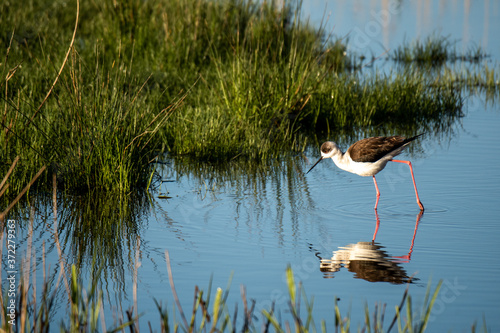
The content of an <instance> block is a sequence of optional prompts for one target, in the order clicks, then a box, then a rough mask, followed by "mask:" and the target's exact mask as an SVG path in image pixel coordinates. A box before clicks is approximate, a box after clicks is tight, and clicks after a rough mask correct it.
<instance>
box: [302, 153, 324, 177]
mask: <svg viewBox="0 0 500 333" xmlns="http://www.w3.org/2000/svg"><path fill="white" fill-rule="evenodd" d="M322 160H323V156H321V157H320V158H319V160H318V162H316V163H314V165H313V166H312V167H311V169H309V171H307V172H306V175H307V174H308V173H309V172H310V171H311V170H312V169H314V167H315V166H316V165H318V163H319V162H321V161H322Z"/></svg>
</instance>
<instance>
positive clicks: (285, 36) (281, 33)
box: [0, 0, 495, 194]
mask: <svg viewBox="0 0 500 333" xmlns="http://www.w3.org/2000/svg"><path fill="white" fill-rule="evenodd" d="M0 12H1V13H2V21H1V22H0V39H1V40H2V44H3V45H5V47H4V48H2V49H1V50H0V59H1V64H0V72H1V74H2V81H1V83H0V91H1V96H2V98H1V103H2V105H1V108H2V111H1V114H0V116H1V125H2V131H1V134H0V147H1V148H0V149H1V150H2V156H5V158H4V160H3V161H2V164H1V165H0V169H1V170H0V171H3V172H5V169H6V168H7V167H8V165H10V163H11V162H12V160H13V159H14V157H15V156H17V155H18V154H20V153H21V152H22V154H21V161H20V167H19V171H18V173H17V174H16V175H13V177H12V180H13V182H12V186H11V188H10V190H9V191H13V192H14V193H15V191H16V190H19V189H20V188H22V186H23V184H22V182H21V181H20V180H21V179H29V178H31V177H32V176H33V175H34V174H35V172H36V171H37V170H38V169H39V168H40V167H41V166H42V165H46V166H47V168H48V172H47V173H46V174H47V177H50V176H49V175H50V174H51V173H52V172H56V173H57V174H58V178H59V179H61V180H63V183H64V185H65V186H66V187H67V188H69V189H71V190H72V191H77V192H80V191H88V190H91V189H98V190H105V191H108V192H116V193H121V194H124V193H130V192H131V191H132V190H133V189H136V188H145V187H147V185H148V181H149V179H150V175H151V172H152V168H151V165H150V163H151V162H152V161H153V160H154V159H155V158H156V157H157V156H158V155H159V154H160V153H161V152H168V153H169V154H170V156H184V155H189V156H191V157H194V158H196V159H202V160H217V161H228V160H232V159H235V158H252V159H256V160H260V159H263V158H267V157H271V156H277V155H279V154H281V153H283V152H289V151H302V150H303V149H304V147H305V146H306V144H307V142H308V141H310V140H311V139H310V137H311V133H315V132H316V131H318V130H320V131H324V132H325V133H331V132H333V131H335V133H339V134H344V133H357V132H359V131H363V132H367V133H372V132H373V133H377V134H382V133H386V134H390V133H399V134H407V135H411V134H414V133H416V132H419V131H424V130H425V131H428V130H429V129H436V128H443V127H446V126H449V124H450V123H453V121H454V119H456V118H457V117H460V116H461V107H462V102H463V99H462V91H461V89H460V88H459V87H458V88H457V87H456V86H455V85H452V84H448V83H449V82H450V81H448V82H447V81H443V80H435V78H434V77H432V76H429V75H426V74H425V73H423V72H421V71H413V70H408V71H398V72H394V73H392V74H377V73H375V74H366V73H364V72H363V71H362V70H361V67H360V64H359V62H358V61H357V60H356V57H355V56H354V55H350V54H348V53H347V52H346V51H347V44H346V43H347V41H346V40H336V39H329V38H327V35H326V34H325V32H324V31H322V30H321V29H316V28H312V27H311V26H310V25H308V24H306V23H304V22H302V21H300V20H298V17H299V16H300V5H298V6H292V5H291V4H285V5H284V6H278V5H277V4H276V3H274V2H265V3H263V4H260V3H257V2H253V1H242V0H231V1H199V0H175V1H156V2H152V1H141V0H126V1H121V2H114V1H100V2H89V1H85V2H82V3H80V4H79V6H77V2H76V0H75V1H70V2H67V3H66V2H65V3H62V2H56V3H54V2H52V1H44V0H36V1H35V0H29V1H25V2H23V3H22V4H21V3H20V2H12V3H9V4H7V3H6V2H3V3H2V4H0ZM75 23H77V24H76V25H75ZM441 46H442V47H446V43H445V44H444V45H441ZM492 75H493V76H495V74H492ZM450 77H451V76H450ZM450 80H451V79H450ZM16 180H17V181H16ZM49 183H50V180H49V178H46V179H41V180H40V182H39V184H40V186H41V187H42V188H43V187H44V185H43V184H46V185H47V184H49Z"/></svg>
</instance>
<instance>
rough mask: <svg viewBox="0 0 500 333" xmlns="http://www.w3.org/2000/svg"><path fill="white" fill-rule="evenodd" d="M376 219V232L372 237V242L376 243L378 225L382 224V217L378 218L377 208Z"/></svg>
mask: <svg viewBox="0 0 500 333" xmlns="http://www.w3.org/2000/svg"><path fill="white" fill-rule="evenodd" d="M375 220H376V224H375V232H374V233H373V237H372V244H373V243H375V237H377V232H378V227H379V226H380V219H379V218H378V213H377V210H376V209H375Z"/></svg>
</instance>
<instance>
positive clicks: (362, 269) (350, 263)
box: [320, 211, 423, 284]
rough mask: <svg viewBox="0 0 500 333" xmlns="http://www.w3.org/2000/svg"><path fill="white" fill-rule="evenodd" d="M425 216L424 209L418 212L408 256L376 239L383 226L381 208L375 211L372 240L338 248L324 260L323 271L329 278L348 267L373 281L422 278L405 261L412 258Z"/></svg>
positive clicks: (406, 280)
mask: <svg viewBox="0 0 500 333" xmlns="http://www.w3.org/2000/svg"><path fill="white" fill-rule="evenodd" d="M422 215H423V212H422V211H421V212H420V213H419V214H418V215H417V220H416V222H415V230H414V232H413V237H412V239H411V244H410V248H409V250H408V254H407V255H403V256H391V255H389V254H388V253H387V252H386V251H385V250H384V248H385V247H384V246H382V245H381V244H380V243H376V242H375V238H376V236H377V232H378V228H379V226H380V218H379V216H378V213H377V211H375V217H376V226H375V232H374V234H373V239H372V241H371V242H358V243H356V244H348V245H346V246H341V247H340V248H339V249H338V250H337V251H333V255H332V258H331V259H323V258H322V259H321V263H320V271H321V272H323V274H324V277H325V278H333V277H334V274H335V273H336V272H339V271H340V269H341V268H342V267H345V268H347V270H348V271H349V272H353V273H354V277H355V278H357V279H364V280H366V281H369V282H389V283H393V284H403V283H411V282H413V281H415V280H418V279H416V278H414V277H412V276H408V274H407V273H406V271H405V270H404V268H403V267H402V266H401V264H402V263H407V262H409V261H410V260H411V254H412V252H413V245H414V243H415V236H416V234H417V229H418V224H419V223H420V219H421V218H422Z"/></svg>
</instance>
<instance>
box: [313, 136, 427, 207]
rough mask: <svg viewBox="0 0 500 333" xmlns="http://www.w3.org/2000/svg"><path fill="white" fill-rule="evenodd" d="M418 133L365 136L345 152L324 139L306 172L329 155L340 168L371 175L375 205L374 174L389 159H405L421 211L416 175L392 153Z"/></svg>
mask: <svg viewBox="0 0 500 333" xmlns="http://www.w3.org/2000/svg"><path fill="white" fill-rule="evenodd" d="M421 135H422V134H419V135H416V136H414V137H411V138H405V137H402V136H398V135H396V136H378V137H373V138H366V139H363V140H359V141H358V142H356V143H354V144H353V145H352V146H350V147H349V149H347V151H346V152H345V154H344V153H343V152H342V151H341V150H340V149H339V147H338V146H337V144H336V143H335V142H332V141H327V142H325V143H323V144H322V145H321V157H320V159H319V160H318V161H317V162H316V163H315V164H314V165H313V166H312V167H311V169H309V171H307V173H309V172H310V171H311V170H312V169H313V168H314V167H315V166H316V165H318V163H319V162H321V161H322V160H324V159H327V158H331V159H332V160H333V162H334V163H335V165H336V166H337V167H339V168H340V169H342V170H345V171H348V172H351V173H355V174H357V175H360V176H365V177H366V176H372V177H373V183H374V184H375V189H376V190H377V201H376V202H375V209H377V205H378V199H379V197H380V191H379V190H378V185H377V180H376V179H375V175H376V174H377V173H379V172H380V171H382V170H383V169H384V168H385V166H386V165H387V162H389V161H392V162H399V163H405V164H407V165H408V166H409V167H410V172H411V178H412V180H413V187H414V188H415V196H416V197H417V204H418V206H419V207H420V210H421V211H423V210H424V205H422V202H421V201H420V199H419V197H418V192H417V185H416V184H415V177H414V176H413V168H412V166H411V162H410V161H401V160H394V159H393V158H394V157H395V156H397V155H399V154H400V153H401V152H402V151H403V149H404V148H405V147H406V146H407V145H408V144H410V142H412V141H413V140H415V139H416V138H418V137H419V136H421Z"/></svg>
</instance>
